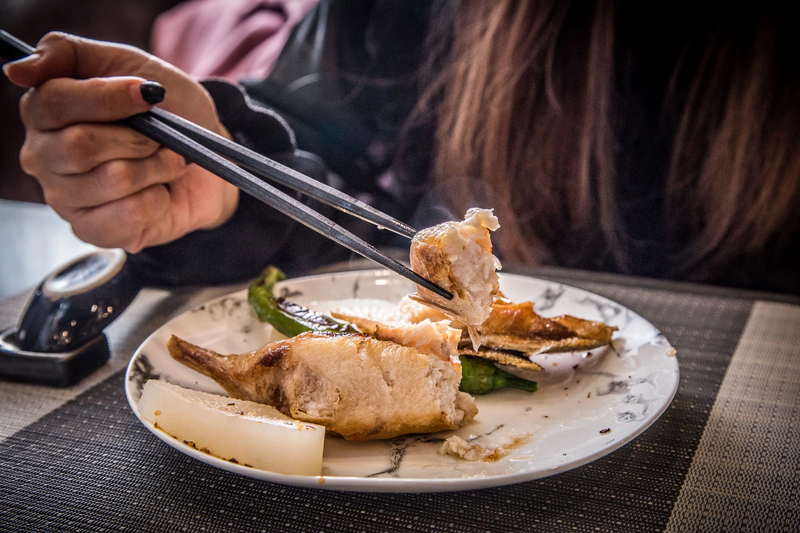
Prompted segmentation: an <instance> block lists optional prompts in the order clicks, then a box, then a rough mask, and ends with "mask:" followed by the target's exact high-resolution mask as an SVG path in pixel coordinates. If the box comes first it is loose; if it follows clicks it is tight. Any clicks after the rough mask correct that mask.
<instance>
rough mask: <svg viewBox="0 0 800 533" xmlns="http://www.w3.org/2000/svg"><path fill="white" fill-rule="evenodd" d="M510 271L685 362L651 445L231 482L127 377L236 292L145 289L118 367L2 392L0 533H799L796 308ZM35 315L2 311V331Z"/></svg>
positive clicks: (116, 339) (744, 296)
mask: <svg viewBox="0 0 800 533" xmlns="http://www.w3.org/2000/svg"><path fill="white" fill-rule="evenodd" d="M353 266H356V267H358V266H363V264H362V263H356V264H354V265H353ZM337 268H341V266H339V267H337ZM516 271H517V273H523V274H528V275H535V276H538V277H543V278H547V279H551V280H554V281H557V282H560V283H565V284H569V285H573V286H578V287H581V288H583V289H587V290H589V291H592V292H595V293H598V294H601V295H603V296H606V297H608V298H611V299H613V300H616V301H617V302H619V303H621V304H623V305H625V306H626V307H628V308H630V309H632V310H634V311H636V312H637V313H639V314H641V315H642V316H644V317H645V318H647V319H648V320H649V321H651V322H652V323H653V324H655V325H656V327H658V328H659V329H660V330H661V331H662V333H664V335H665V336H666V337H667V338H668V339H669V340H670V342H671V343H672V344H673V346H674V347H675V348H676V349H677V351H678V358H679V362H680V368H681V383H680V388H679V390H678V393H677V396H676V397H675V400H674V401H673V403H672V405H671V406H670V408H669V409H668V410H667V411H666V413H665V414H664V415H663V416H662V417H661V418H660V419H659V420H658V421H657V422H656V423H655V424H654V425H653V426H652V427H651V428H650V429H649V430H647V431H646V432H645V433H644V434H643V435H641V436H640V437H638V438H637V439H635V440H634V441H632V442H630V443H629V444H627V445H625V446H624V447H622V448H620V449H619V450H617V451H615V452H613V453H611V454H610V455H608V456H606V457H603V458H601V459H599V460H597V461H594V462H592V463H590V464H588V465H585V466H582V467H580V468H577V469H574V470H572V471H569V472H566V473H563V474H559V475H556V476H552V477H549V478H545V479H540V480H535V481H530V482H526V483H519V484H515V485H510V486H505V487H499V488H492V489H484V490H476V491H466V492H453V493H435V494H368V493H348V492H334V491H322V490H313V489H300V488H295V487H288V486H282V485H276V484H271V483H267V482H261V481H256V480H253V479H250V478H245V477H241V476H237V475H235V474H232V473H228V472H224V471H220V470H217V469H215V468H213V467H210V466H208V465H206V464H203V463H200V462H198V461H195V460H193V459H191V458H189V457H187V456H185V455H183V454H181V453H179V452H177V451H176V450H174V449H172V448H171V447H169V446H167V445H166V444H164V443H162V442H161V441H159V440H158V439H156V437H155V436H153V435H152V434H150V433H149V432H148V431H147V430H146V429H145V428H144V427H142V426H141V425H140V424H139V422H138V421H137V420H136V418H135V417H134V415H133V413H132V412H131V411H130V409H129V408H128V405H127V402H126V401H125V397H124V392H123V377H124V376H123V374H124V368H125V365H126V364H127V361H128V360H129V359H130V357H131V355H132V354H133V352H134V350H135V349H136V347H137V346H138V345H139V344H140V343H141V342H142V341H143V340H144V339H145V338H146V337H147V336H148V335H149V334H150V333H151V332H152V331H153V330H155V329H156V328H158V327H159V326H160V325H161V324H163V323H164V322H165V321H166V320H168V319H169V318H171V317H172V316H175V315H177V314H179V313H181V312H183V311H184V310H187V309H189V308H191V307H193V306H195V305H198V304H199V303H202V302H203V301H206V300H208V299H210V298H213V297H215V296H218V295H221V294H224V293H227V292H230V291H232V290H235V289H236V288H237V287H217V288H206V289H182V290H178V291H172V292H167V291H162V290H155V289H147V290H144V291H143V292H141V293H140V294H139V296H138V297H137V298H136V300H135V301H134V303H133V304H132V305H131V307H130V308H129V309H128V310H127V311H126V312H125V313H124V314H123V315H122V317H121V318H120V319H119V320H118V321H117V322H115V323H114V324H112V325H111V326H110V327H109V328H108V329H107V331H106V332H107V335H108V337H109V341H110V344H111V347H112V357H111V359H110V360H109V362H108V364H107V365H105V366H104V367H103V368H101V369H100V370H99V371H98V372H96V373H95V374H93V375H92V376H90V377H88V378H86V379H84V380H83V381H82V382H80V383H79V384H77V385H75V386H73V387H70V388H67V389H55V388H48V387H41V386H35V385H28V384H22V383H11V382H2V381H0V531H65V532H66V531H128V530H134V531H400V530H403V531H452V532H460V531H506V530H508V531H529V530H545V531H552V530H556V531H560V530H564V531H681V532H683V531H797V529H796V528H797V524H798V516H800V501H799V500H798V499H799V498H800V445H798V437H799V436H800V306H798V305H797V304H798V300H797V299H796V298H794V297H789V296H779V295H769V294H761V293H751V292H746V291H738V290H731V289H719V288H712V287H704V286H698V285H690V284H683V283H673V282H663V281H654V280H645V279H640V278H632V277H626V276H616V275H607V274H596V273H586V272H578V271H569V270H562V269H554V268H534V269H516ZM24 303H25V295H19V296H17V297H15V298H10V299H6V300H2V301H0V327H4V326H8V325H10V324H12V323H13V322H14V321H15V320H16V319H17V317H18V315H19V313H20V311H21V310H22V307H23V306H24Z"/></svg>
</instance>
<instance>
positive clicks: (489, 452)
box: [439, 435, 526, 463]
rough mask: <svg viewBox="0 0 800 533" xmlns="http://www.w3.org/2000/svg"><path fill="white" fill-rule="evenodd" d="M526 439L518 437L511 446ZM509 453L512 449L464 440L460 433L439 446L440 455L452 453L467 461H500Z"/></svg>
mask: <svg viewBox="0 0 800 533" xmlns="http://www.w3.org/2000/svg"><path fill="white" fill-rule="evenodd" d="M525 440H526V439H525V438H516V439H514V442H513V443H512V444H511V445H510V446H513V445H515V444H519V443H520V442H523V441H525ZM509 453H511V451H510V450H509V449H508V448H506V447H503V446H498V447H497V448H487V447H486V446H481V445H480V444H478V443H476V442H474V441H467V440H464V439H463V438H461V437H459V436H458V435H452V436H450V437H448V438H447V440H445V441H444V442H443V443H442V446H441V447H440V448H439V455H452V456H454V457H457V458H459V459H464V460H465V461H484V462H486V463H492V462H494V461H499V460H500V459H502V458H503V457H505V456H506V455H508V454H509Z"/></svg>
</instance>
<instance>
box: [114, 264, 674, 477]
mask: <svg viewBox="0 0 800 533" xmlns="http://www.w3.org/2000/svg"><path fill="white" fill-rule="evenodd" d="M392 274H393V273H392V272H391V271H390V270H386V269H370V270H347V271H341V272H330V273H325V274H314V275H310V276H301V277H297V278H289V279H287V280H284V281H282V282H280V283H279V284H277V287H280V286H281V285H285V284H289V283H292V282H297V281H303V282H305V281H314V280H321V279H331V278H332V277H336V276H353V277H358V276H360V275H368V276H372V277H386V276H391V275H392ZM499 274H500V277H501V282H502V278H518V279H521V280H534V281H539V282H543V283H547V284H556V285H559V286H561V287H565V288H568V289H571V290H574V291H578V292H581V293H585V294H587V295H591V296H592V297H596V298H599V299H601V300H603V301H604V302H609V303H613V304H614V305H617V306H619V307H621V308H622V309H625V310H626V311H629V312H630V313H632V314H633V315H635V316H636V317H639V318H640V319H642V320H644V321H645V322H646V323H647V324H650V325H651V326H653V328H654V329H655V330H656V331H657V332H659V333H660V330H659V329H658V328H656V327H655V326H654V325H653V324H652V322H650V321H649V320H647V319H646V318H645V317H643V316H641V315H640V314H639V313H637V312H636V311H634V310H632V309H630V308H629V307H627V306H624V305H622V304H620V303H619V302H616V301H614V300H612V299H610V298H607V297H605V296H603V295H601V294H597V293H594V292H591V291H588V290H586V289H582V288H580V287H575V286H573V285H569V284H566V283H561V282H558V281H553V280H548V279H544V278H537V277H534V276H524V275H521V274H512V273H504V272H500V273H499ZM246 291H247V289H246V288H244V289H239V290H235V291H232V292H230V293H226V294H223V295H220V296H217V297H215V298H211V299H209V300H207V301H204V302H202V303H199V304H197V305H195V306H193V307H191V308H190V309H187V310H185V311H183V312H181V313H179V314H177V315H175V316H173V317H172V318H170V319H169V320H167V321H166V322H164V323H163V324H162V325H161V326H159V327H158V328H156V330H155V331H153V332H152V333H151V334H150V335H148V336H147V338H145V339H144V340H143V341H142V342H141V344H139V346H138V347H137V348H136V350H135V351H134V353H133V355H132V356H131V358H130V361H129V362H128V364H127V366H126V368H125V377H124V382H123V388H124V389H125V398H126V400H127V401H128V407H130V409H131V411H132V412H133V414H134V415H135V416H136V418H137V419H138V420H139V422H140V423H141V424H142V425H143V426H144V427H145V428H147V429H148V431H150V432H151V433H152V434H153V435H155V436H156V437H157V438H158V439H159V440H161V441H162V442H164V443H166V444H167V445H168V446H170V447H171V448H173V449H175V450H176V451H178V452H180V453H183V454H185V455H188V456H189V457H192V458H194V459H197V460H199V461H201V462H203V463H205V464H208V465H210V466H213V467H216V468H219V469H220V470H224V471H227V472H232V473H236V474H240V475H243V476H246V477H250V478H253V479H259V480H262V481H268V482H272V483H278V484H283V485H289V486H295V487H302V488H316V489H327V490H341V491H348V492H393V493H409V492H418V493H424V492H457V491H465V490H475V489H484V488H491V487H498V486H505V485H511V484H515V483H522V482H525V481H534V480H537V479H542V478H545V477H550V476H553V475H556V474H560V473H563V472H567V471H569V470H572V469H575V468H578V467H581V466H584V465H586V464H588V463H591V462H593V461H596V460H597V459H600V458H601V457H605V456H606V455H609V454H611V453H613V452H615V451H616V450H618V449H619V448H621V447H622V446H625V445H626V444H629V443H630V442H631V441H633V440H634V439H636V438H637V437H639V436H640V435H641V434H642V433H644V432H645V431H647V430H648V429H650V428H651V427H652V426H653V425H654V424H655V423H656V422H657V421H658V420H659V419H660V418H661V416H662V415H663V414H664V413H665V412H666V410H667V409H668V408H669V406H670V405H672V402H673V400H674V399H675V395H676V394H677V392H678V388H679V387H680V363H679V360H678V358H677V357H674V359H675V374H674V375H675V380H674V383H673V385H672V390H670V392H669V394H668V395H667V399H666V401H665V402H664V403H663V404H662V405H661V406H660V407H659V408H658V409H656V410H655V411H654V415H653V416H652V417H649V419H648V422H649V423H647V424H642V425H641V426H639V427H637V428H636V429H635V430H634V431H632V432H631V433H630V434H629V435H627V436H626V437H625V438H623V439H618V440H615V441H614V442H613V443H611V444H609V445H608V446H606V447H603V448H602V449H600V450H598V451H596V452H593V453H591V454H589V455H587V456H585V457H582V458H580V459H576V460H574V461H569V462H567V463H562V464H560V465H558V466H555V467H551V468H549V469H547V470H538V471H524V472H514V473H509V474H499V475H495V476H473V477H458V478H415V477H404V478H365V477H361V476H325V475H319V476H299V475H288V474H278V473H275V472H269V471H267V470H259V469H257V468H252V467H247V466H244V465H238V464H234V463H230V462H228V461H226V460H224V459H222V458H219V457H216V456H213V455H211V454H207V453H204V452H201V451H199V450H196V449H193V448H192V447H190V446H187V445H184V444H183V443H182V442H180V441H178V440H177V439H176V438H174V437H172V436H171V435H168V434H167V433H165V432H164V431H162V430H160V429H157V428H155V427H154V425H153V424H151V423H150V422H149V421H147V420H145V419H144V418H143V417H142V416H141V414H140V413H139V409H138V407H137V404H136V403H134V399H133V397H132V396H131V387H130V386H129V383H130V382H131V373H132V372H133V366H134V363H135V361H136V360H137V358H138V357H139V355H140V354H141V353H142V351H143V349H144V347H145V346H146V345H148V344H149V343H150V341H151V340H152V339H153V338H154V337H156V336H157V335H159V334H161V332H162V331H163V329H164V328H166V327H168V326H169V325H170V324H171V323H172V322H173V321H175V320H177V319H178V318H180V317H182V316H184V315H185V314H187V313H190V312H193V311H195V310H197V309H199V308H200V307H202V306H209V305H211V304H212V303H213V302H216V301H218V300H223V299H225V298H231V297H234V296H235V295H238V294H240V293H243V292H246ZM662 338H663V340H664V343H665V348H666V349H668V350H669V349H674V347H673V346H672V343H670V341H669V339H667V338H666V337H665V336H663V334H662Z"/></svg>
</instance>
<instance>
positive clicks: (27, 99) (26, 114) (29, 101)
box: [19, 89, 35, 128]
mask: <svg viewBox="0 0 800 533" xmlns="http://www.w3.org/2000/svg"><path fill="white" fill-rule="evenodd" d="M34 91H35V89H28V90H27V91H25V94H23V95H22V98H20V99H19V118H20V119H21V120H22V124H23V125H24V126H25V127H26V128H28V127H30V118H31V106H33V105H34V104H33V100H34V98H33V93H34Z"/></svg>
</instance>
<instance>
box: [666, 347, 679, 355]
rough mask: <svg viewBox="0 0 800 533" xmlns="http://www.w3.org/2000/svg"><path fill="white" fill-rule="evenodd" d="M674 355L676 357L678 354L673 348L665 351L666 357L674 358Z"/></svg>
mask: <svg viewBox="0 0 800 533" xmlns="http://www.w3.org/2000/svg"><path fill="white" fill-rule="evenodd" d="M676 355H678V352H677V350H675V348H670V349H669V350H667V357H675V356H676Z"/></svg>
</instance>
